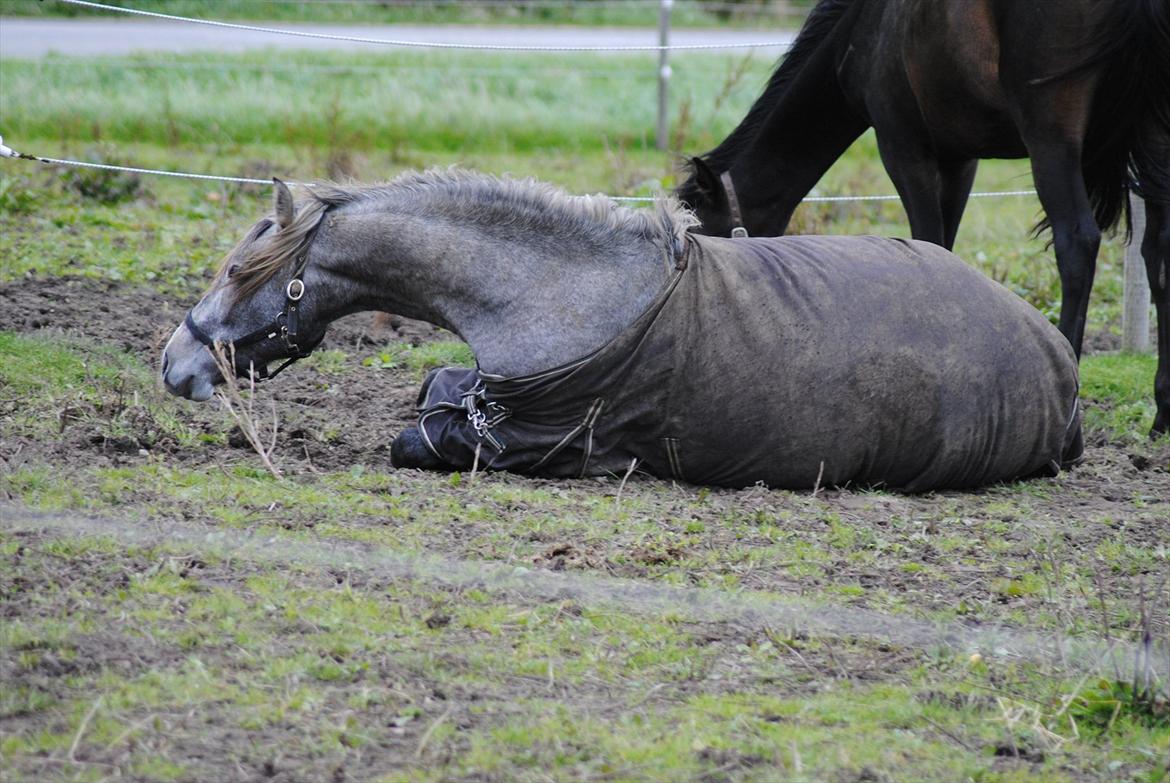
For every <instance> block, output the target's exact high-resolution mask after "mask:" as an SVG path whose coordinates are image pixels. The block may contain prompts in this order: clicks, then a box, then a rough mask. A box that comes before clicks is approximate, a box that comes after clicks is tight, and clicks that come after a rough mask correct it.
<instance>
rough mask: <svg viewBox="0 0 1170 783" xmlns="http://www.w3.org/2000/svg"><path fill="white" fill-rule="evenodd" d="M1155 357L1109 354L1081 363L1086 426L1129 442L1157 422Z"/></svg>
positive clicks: (1083, 360)
mask: <svg viewBox="0 0 1170 783" xmlns="http://www.w3.org/2000/svg"><path fill="white" fill-rule="evenodd" d="M1157 364H1158V360H1157V357H1155V356H1152V355H1146V356H1140V355H1136V356H1135V355H1125V354H1109V355H1101V356H1086V357H1084V358H1083V359H1082V360H1081V397H1083V398H1085V399H1086V400H1091V401H1092V404H1090V405H1088V406H1086V413H1085V419H1086V425H1087V426H1088V427H1089V428H1099V429H1104V430H1106V431H1108V432H1109V433H1110V434H1111V435H1112V436H1113V437H1115V438H1122V439H1124V438H1126V436H1127V435H1129V434H1132V433H1137V434H1139V435H1140V434H1142V429H1143V428H1144V427H1145V426H1147V424H1148V422H1150V421H1152V420H1153V416H1154V403H1153V390H1154V370H1155V369H1156V368H1157Z"/></svg>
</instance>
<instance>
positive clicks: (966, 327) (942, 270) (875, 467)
mask: <svg viewBox="0 0 1170 783" xmlns="http://www.w3.org/2000/svg"><path fill="white" fill-rule="evenodd" d="M1077 391H1078V379H1077V363H1076V357H1075V356H1074V355H1073V351H1072V349H1071V348H1070V346H1069V344H1068V341H1067V340H1066V339H1065V338H1064V336H1063V335H1061V334H1060V332H1059V331H1057V329H1056V328H1055V327H1054V326H1052V325H1051V324H1050V323H1048V321H1047V320H1045V318H1044V317H1043V316H1042V315H1041V314H1040V313H1039V312H1037V311H1036V310H1035V309H1034V308H1032V307H1031V306H1029V305H1028V304H1027V303H1025V302H1024V301H1023V300H1021V299H1020V298H1019V297H1017V296H1016V295H1015V294H1013V293H1011V292H1010V291H1008V290H1007V289H1005V288H1004V287H1002V286H1000V285H999V284H997V283H995V282H993V281H991V280H989V279H988V278H986V277H984V276H983V275H982V274H980V273H979V272H977V271H975V270H973V269H971V268H969V267H967V266H966V265H965V264H964V263H963V262H962V261H960V260H959V259H958V258H957V257H955V256H954V255H952V254H951V253H949V252H947V251H946V250H944V249H942V248H940V247H937V246H935V245H932V244H928V243H925V242H917V241H907V240H899V239H882V238H877V237H823V236H792V237H777V238H766V239H765V238H761V239H735V240H729V239H719V238H714V237H702V236H691V237H689V238H688V240H687V243H686V249H685V250H684V251H683V253H682V254H681V255H680V257H679V259H678V262H677V268H676V270H675V272H674V274H673V275H672V277H671V279H670V280H669V282H668V283H667V284H666V285H665V287H664V289H663V290H662V292H661V294H660V295H659V296H658V298H657V299H656V300H655V301H654V303H653V304H652V305H651V306H650V307H649V308H648V309H647V310H646V312H645V313H644V314H643V315H642V316H641V317H640V318H638V319H637V320H636V321H635V322H634V323H633V324H631V325H630V326H629V328H628V329H626V331H625V332H624V333H622V334H621V335H620V336H618V337H617V338H616V339H614V340H612V341H611V342H610V343H609V344H607V345H605V346H603V347H601V348H600V349H598V350H597V351H595V352H594V353H592V354H590V355H589V356H585V357H583V358H581V359H579V360H577V361H573V362H570V363H568V364H565V365H563V366H560V367H553V368H549V370H548V371H547V372H542V373H537V374H533V375H527V376H524V377H511V378H505V377H501V376H497V375H492V374H489V373H486V372H482V371H479V370H472V369H464V368H446V369H442V370H436V371H433V372H432V373H431V374H430V375H429V376H428V378H427V380H426V381H425V383H424V385H423V389H422V391H421V393H420V395H419V410H420V414H419V431H420V433H421V434H422V437H423V440H424V442H425V443H426V445H427V447H428V448H429V449H430V450H431V452H432V453H433V454H434V455H435V456H436V457H437V458H438V459H440V460H442V461H443V462H445V463H447V464H448V465H450V466H451V467H453V468H458V469H469V468H472V467H473V466H478V467H479V468H480V469H495V470H509V471H516V472H522V473H530V474H534V475H542V476H555V477H577V476H597V475H616V476H622V475H624V474H626V473H627V471H629V470H631V469H633V468H637V469H641V470H644V471H646V472H648V473H651V474H653V475H655V476H660V477H664V478H674V479H678V480H681V481H686V482H691V483H696V484H710V485H718V486H728V487H742V486H748V485H752V484H755V483H757V482H762V483H763V484H765V485H767V486H770V487H776V488H809V487H814V486H817V485H820V486H842V485H847V484H853V485H864V486H880V487H887V488H891V489H898V490H903V491H907V492H920V491H926V490H932V489H942V488H963V487H974V486H978V485H982V484H988V483H992V482H997V481H1005V480H1011V479H1016V478H1022V477H1031V476H1039V475H1048V476H1052V475H1055V474H1056V473H1058V472H1059V471H1060V469H1061V468H1062V467H1067V466H1069V465H1070V464H1073V463H1075V462H1076V461H1077V460H1078V459H1079V458H1080V456H1081V451H1082V438H1081V432H1080V413H1079V409H1078V405H1077Z"/></svg>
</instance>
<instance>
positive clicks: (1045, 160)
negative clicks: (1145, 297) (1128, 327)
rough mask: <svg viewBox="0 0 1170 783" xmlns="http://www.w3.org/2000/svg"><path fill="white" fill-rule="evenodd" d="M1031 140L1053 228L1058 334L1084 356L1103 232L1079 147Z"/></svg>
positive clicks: (1039, 188) (1037, 176)
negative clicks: (1091, 298) (1089, 191)
mask: <svg viewBox="0 0 1170 783" xmlns="http://www.w3.org/2000/svg"><path fill="white" fill-rule="evenodd" d="M1031 141H1032V140H1030V139H1027V138H1025V143H1028V151H1029V153H1030V155H1031V158H1032V177H1033V179H1034V180H1035V182H1036V192H1037V193H1038V194H1039V196H1040V203H1041V205H1043V207H1044V212H1045V213H1046V214H1047V215H1048V221H1049V223H1050V224H1051V225H1052V246H1053V249H1054V250H1055V251H1056V266H1057V269H1058V270H1059V271H1060V293H1061V300H1060V331H1061V332H1062V333H1063V334H1064V336H1065V337H1067V338H1068V341H1069V343H1071V344H1072V347H1073V350H1074V351H1075V352H1076V355H1077V357H1078V358H1080V355H1081V342H1082V341H1083V340H1084V336H1085V317H1086V314H1087V313H1088V310H1089V294H1090V293H1091V292H1092V290H1093V276H1094V274H1095V273H1096V269H1097V249H1098V247H1099V246H1100V244H1101V229H1100V228H1098V227H1097V221H1096V219H1095V218H1094V217H1093V209H1092V206H1091V205H1090V203H1089V196H1088V192H1087V190H1086V188H1085V180H1084V176H1083V175H1082V173H1081V146H1080V144H1074V143H1068V142H1065V143H1059V142H1053V141H1051V140H1048V141H1047V143H1045V142H1038V143H1035V144H1033V143H1031Z"/></svg>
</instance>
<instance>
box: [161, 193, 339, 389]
mask: <svg viewBox="0 0 1170 783" xmlns="http://www.w3.org/2000/svg"><path fill="white" fill-rule="evenodd" d="M275 184H276V192H275V199H274V202H275V203H274V208H273V215H272V216H271V217H265V218H263V219H261V220H260V221H258V222H257V223H256V224H255V225H253V226H252V228H251V229H250V230H249V231H248V233H247V234H246V235H245V236H244V238H243V239H242V240H241V241H240V242H239V244H237V245H236V247H235V248H233V249H232V250H231V251H230V252H229V253H228V255H227V257H226V258H225V259H224V262H223V264H222V265H221V267H220V269H219V271H218V272H217V274H216V276H215V279H214V280H213V282H212V284H211V286H210V288H209V289H208V291H207V293H206V294H205V295H204V297H203V298H202V299H201V300H200V301H199V303H198V304H196V305H195V306H194V307H193V308H191V310H190V312H189V313H188V314H187V317H186V319H185V320H184V322H183V323H182V324H181V325H180V326H179V327H178V328H177V329H176V330H175V332H174V334H173V335H172V336H171V339H170V340H169V341H168V342H167V345H166V348H165V349H164V350H163V357H162V377H163V383H164V384H165V385H166V387H167V390H168V391H170V392H171V393H173V394H177V395H180V396H183V397H187V398H189V399H192V400H197V401H202V400H206V399H209V398H210V397H211V395H212V390H213V388H214V386H215V385H216V384H218V383H222V382H223V380H224V378H223V375H222V373H221V372H220V369H219V367H218V366H217V364H216V362H215V359H214V356H213V355H212V352H211V351H210V350H206V349H207V348H211V347H213V346H214V345H215V344H216V343H220V344H222V345H223V346H225V347H226V348H227V349H228V351H229V353H230V354H231V355H234V360H235V370H236V373H237V375H241V376H246V375H248V374H249V373H250V372H254V373H255V374H256V375H257V376H258V377H265V376H266V375H267V367H268V365H269V364H270V363H272V362H274V361H278V360H280V359H296V358H300V357H302V356H306V355H308V352H309V351H310V350H311V349H312V348H313V347H314V346H316V345H317V344H318V343H320V342H321V339H322V337H324V335H325V328H326V325H327V323H328V322H327V320H325V319H324V318H322V317H320V316H321V314H322V306H323V304H324V300H325V299H326V297H325V296H323V294H322V292H323V290H324V289H325V286H324V285H323V283H324V282H325V281H324V280H323V278H324V277H325V276H327V275H328V272H327V271H326V270H324V269H322V268H319V267H314V266H313V265H311V264H309V263H308V262H309V260H310V259H309V253H310V246H311V243H312V240H313V236H314V234H315V233H316V229H317V227H318V225H319V224H320V220H321V218H322V216H323V215H324V212H325V205H324V204H322V203H321V202H316V201H311V202H308V203H306V204H305V205H303V206H302V208H301V209H300V211H298V210H297V209H296V207H295V206H294V203H293V198H292V194H291V193H290V192H289V189H288V187H287V186H286V185H285V184H284V183H283V182H281V181H280V180H275ZM293 261H295V264H294V263H292V262H293ZM281 369H283V367H282V368H281Z"/></svg>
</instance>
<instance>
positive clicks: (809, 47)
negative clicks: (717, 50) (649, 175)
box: [702, 0, 860, 172]
mask: <svg viewBox="0 0 1170 783" xmlns="http://www.w3.org/2000/svg"><path fill="white" fill-rule="evenodd" d="M855 2H860V0H820V2H818V3H817V4H816V6H814V7H813V9H812V11H810V12H809V15H808V16H807V17H806V18H805V20H804V24H803V25H801V27H800V32H799V33H797V35H796V40H794V41H793V42H792V46H791V48H789V50H788V51H787V52H785V53H784V55H783V56H782V57H781V58H780V63H779V66H778V67H777V68H776V70H775V71H774V72H773V73H772V76H771V78H769V79H768V84H767V86H766V87H765V88H764V92H763V93H762V94H761V95H760V97H759V98H757V99H756V102H755V103H753V104H752V107H751V109H749V110H748V113H747V115H745V116H744V118H743V120H741V121H740V123H739V125H738V126H737V127H736V128H735V130H733V131H732V132H731V133H730V134H729V135H728V137H727V138H726V139H724V140H723V141H722V142H720V144H719V146H718V147H716V148H715V149H713V150H711V151H710V152H707V153H706V154H704V155H702V158H703V160H704V161H705V162H707V163H708V164H710V166H711V168H712V169H713V170H714V171H716V172H721V171H725V170H726V169H727V167H728V163H729V162H730V161H731V160H732V159H733V158H735V156H736V155H737V154H738V153H739V152H740V150H741V149H742V148H743V147H744V146H746V145H747V144H750V143H751V141H752V139H754V138H755V135H756V132H757V131H758V130H759V128H760V126H761V125H763V124H764V121H765V120H766V119H767V117H768V114H769V113H770V112H771V111H772V107H773V106H775V105H776V102H777V101H779V100H780V96H781V95H783V94H784V91H785V90H787V89H788V85H789V84H790V83H791V82H792V80H793V79H794V78H795V77H796V74H798V73H799V72H800V69H801V68H803V67H804V64H805V63H806V62H808V59H809V57H811V56H812V54H813V52H814V51H816V49H817V47H818V46H820V44H821V42H822V41H824V39H825V38H826V37H827V36H828V35H829V33H830V32H831V31H832V30H833V28H834V27H835V26H836V25H837V22H838V21H840V19H841V17H842V16H843V15H844V13H845V12H846V11H847V10H849V8H850V7H851V6H852V5H853V4H854V3H855Z"/></svg>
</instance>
